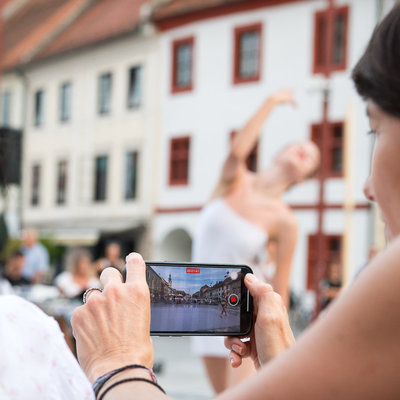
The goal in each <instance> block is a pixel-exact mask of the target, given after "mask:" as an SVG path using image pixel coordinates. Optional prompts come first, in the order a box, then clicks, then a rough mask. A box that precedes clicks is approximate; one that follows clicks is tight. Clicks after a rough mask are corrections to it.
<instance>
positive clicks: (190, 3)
mask: <svg viewBox="0 0 400 400" xmlns="http://www.w3.org/2000/svg"><path fill="white" fill-rule="evenodd" d="M301 1H305V0H164V1H162V2H161V3H160V4H159V5H158V6H156V7H155V8H154V11H153V13H152V17H151V19H152V21H153V22H154V23H155V24H156V25H157V26H158V28H159V29H161V30H167V29H172V28H175V27H178V26H181V25H185V24H188V23H191V22H194V21H198V20H202V19H207V18H215V17H219V16H222V15H226V14H232V13H236V12H243V11H247V10H254V9H257V8H262V7H268V6H276V5H281V4H285V3H295V2H301Z"/></svg>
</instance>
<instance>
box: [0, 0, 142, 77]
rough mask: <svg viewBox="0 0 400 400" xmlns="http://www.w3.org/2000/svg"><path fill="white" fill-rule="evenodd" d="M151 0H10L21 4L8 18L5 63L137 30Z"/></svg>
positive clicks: (9, 65)
mask: <svg viewBox="0 0 400 400" xmlns="http://www.w3.org/2000/svg"><path fill="white" fill-rule="evenodd" d="M0 1H1V0H0ZM149 1H150V0H9V3H11V4H10V5H12V6H14V4H16V5H17V6H18V5H19V3H20V5H19V6H18V7H15V11H14V12H13V13H11V14H10V16H9V17H7V18H5V22H4V27H3V32H4V33H3V46H2V55H1V58H2V66H3V68H4V69H6V70H7V69H12V68H16V67H18V66H23V65H26V64H29V63H30V62H34V61H37V60H41V59H45V58H47V57H51V56H56V55H59V54H62V53H65V52H68V51H73V50H76V49H79V48H83V47H85V46H91V45H94V44H96V43H100V42H103V41H105V40H109V39H112V38H115V37H118V36H120V35H124V34H127V33H129V32H134V31H135V29H137V27H138V25H139V24H140V23H141V20H142V6H143V5H144V4H146V3H149ZM13 2H14V4H13Z"/></svg>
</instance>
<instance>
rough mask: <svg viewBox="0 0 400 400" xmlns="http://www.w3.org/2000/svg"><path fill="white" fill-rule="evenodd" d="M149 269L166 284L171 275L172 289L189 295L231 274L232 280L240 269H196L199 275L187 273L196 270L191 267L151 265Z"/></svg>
mask: <svg viewBox="0 0 400 400" xmlns="http://www.w3.org/2000/svg"><path fill="white" fill-rule="evenodd" d="M151 268H152V269H153V270H154V271H155V272H156V273H157V274H158V275H160V276H161V277H162V278H164V279H165V280H166V281H167V282H168V277H169V274H171V277H172V287H173V288H174V289H177V290H184V291H185V292H186V293H190V294H193V293H196V292H197V291H199V290H200V288H201V287H202V286H204V285H209V286H212V285H214V284H215V283H216V282H219V281H223V280H224V279H225V278H227V277H228V276H230V275H231V274H233V276H232V278H234V277H235V275H236V272H240V268H237V269H230V268H224V267H214V268H210V267H202V268H199V267H197V271H198V270H199V271H200V273H187V272H186V271H187V268H190V269H193V268H196V267H195V266H193V265H187V266H185V265H183V266H182V267H172V266H155V265H152V266H151ZM197 271H196V272H197Z"/></svg>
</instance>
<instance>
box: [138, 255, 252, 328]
mask: <svg viewBox="0 0 400 400" xmlns="http://www.w3.org/2000/svg"><path fill="white" fill-rule="evenodd" d="M146 264H147V270H146V278H147V283H148V286H149V289H150V299H151V327H150V330H151V332H152V334H154V333H161V334H166V333H171V334H174V333H183V334H185V333H186V334H200V335H201V334H211V335H218V334H220V335H229V334H241V333H247V332H246V331H248V330H249V329H250V328H249V324H251V319H252V318H251V310H250V304H249V298H248V297H249V296H248V291H247V288H246V287H245V285H244V282H243V278H244V275H245V273H246V272H251V270H250V268H248V267H244V266H205V265H201V264H199V265H197V264H182V265H174V264H169V265H168V263H159V265H157V264H152V263H146Z"/></svg>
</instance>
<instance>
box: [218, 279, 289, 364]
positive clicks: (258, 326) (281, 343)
mask: <svg viewBox="0 0 400 400" xmlns="http://www.w3.org/2000/svg"><path fill="white" fill-rule="evenodd" d="M245 284H246V286H247V288H248V289H249V291H250V293H251V295H252V296H253V300H254V316H255V320H254V327H253V329H252V332H251V334H250V340H249V341H247V342H242V341H241V340H240V338H238V337H227V338H225V347H226V348H227V349H229V350H231V353H230V356H229V358H230V360H231V364H232V366H233V367H234V368H236V367H239V366H240V365H241V363H242V359H243V358H245V357H250V358H251V359H252V360H253V362H254V365H255V367H256V368H257V369H258V368H261V366H262V365H263V364H265V363H267V362H268V361H270V360H272V359H273V358H274V357H276V356H277V355H278V354H280V353H281V352H283V351H284V350H285V349H287V348H289V347H290V346H291V345H292V344H293V343H294V342H295V339H294V336H293V332H292V330H291V328H290V324H289V318H288V314H287V311H286V307H285V305H284V304H283V301H282V299H281V296H279V294H277V293H275V292H274V291H273V289H272V286H271V285H268V284H266V283H264V282H262V281H260V280H259V279H258V278H256V277H255V276H254V275H253V274H247V275H246V277H245Z"/></svg>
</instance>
